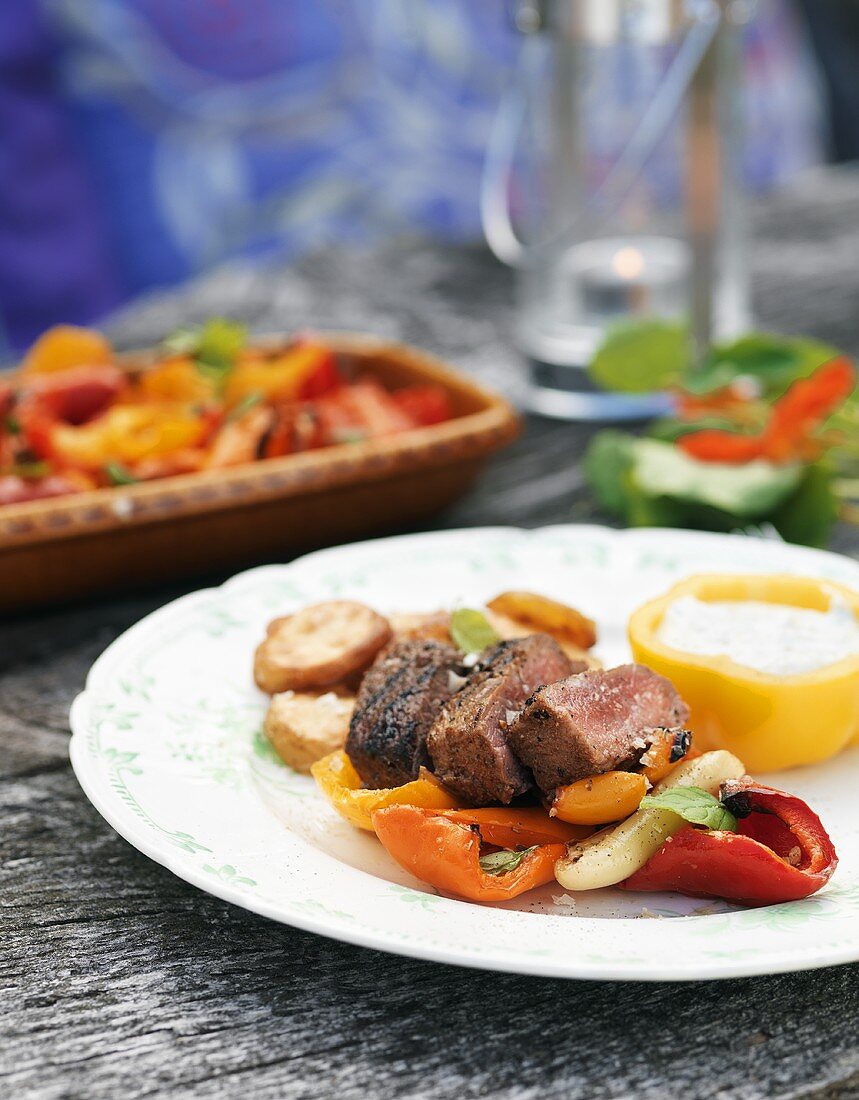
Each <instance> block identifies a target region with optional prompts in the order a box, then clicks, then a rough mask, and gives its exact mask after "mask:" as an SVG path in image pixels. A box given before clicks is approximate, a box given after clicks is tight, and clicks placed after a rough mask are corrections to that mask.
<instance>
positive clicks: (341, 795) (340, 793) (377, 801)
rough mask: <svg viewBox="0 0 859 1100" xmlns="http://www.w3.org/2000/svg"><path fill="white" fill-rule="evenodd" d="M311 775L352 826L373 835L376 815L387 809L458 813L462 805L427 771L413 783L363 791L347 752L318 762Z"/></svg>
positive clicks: (423, 770)
mask: <svg viewBox="0 0 859 1100" xmlns="http://www.w3.org/2000/svg"><path fill="white" fill-rule="evenodd" d="M310 773H311V775H312V776H313V778H314V779H315V780H316V782H317V784H318V785H319V788H320V790H321V791H322V793H323V794H324V795H325V797H326V798H327V799H328V801H329V802H330V803H331V805H332V806H333V807H334V809H335V810H336V811H337V812H338V813H339V814H340V816H341V817H344V818H345V819H346V820H347V821H348V822H349V824H350V825H355V826H356V827H357V828H359V829H366V830H367V831H368V832H370V833H372V832H373V813H374V811H376V810H381V809H384V808H385V807H386V806H420V807H422V808H424V809H431V810H455V809H457V808H458V806H459V803H458V802H457V801H456V799H455V798H453V796H452V795H451V794H450V793H449V792H448V791H447V790H445V788H444V787H443V786H442V785H441V783H439V782H438V780H437V779H435V778H434V777H433V776H432V775H431V774H430V773H429V772H428V771H426V770H425V769H422V770H421V774H420V776H419V777H418V778H417V779H414V780H412V782H411V783H405V784H404V785H403V786H402V787H390V788H388V789H383V790H377V791H373V790H364V789H363V788H362V787H361V777H360V776H359V775H358V773H357V772H356V771H355V768H354V767H353V766H352V761H351V760H350V759H349V757H348V756H347V755H346V753H345V752H342V751H341V752H332V753H331V754H330V755H329V756H324V757H323V758H322V759H321V760H317V761H316V763H315V764H314V765H313V766H312V767H311V769H310Z"/></svg>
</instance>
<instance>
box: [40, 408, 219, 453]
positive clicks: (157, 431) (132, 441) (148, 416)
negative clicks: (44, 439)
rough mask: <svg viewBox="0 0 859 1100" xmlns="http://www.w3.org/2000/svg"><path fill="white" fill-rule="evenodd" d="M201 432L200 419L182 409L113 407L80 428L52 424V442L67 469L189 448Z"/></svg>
mask: <svg viewBox="0 0 859 1100" xmlns="http://www.w3.org/2000/svg"><path fill="white" fill-rule="evenodd" d="M205 430H206V426H205V424H204V422H203V421H202V420H201V419H200V417H198V416H195V415H194V413H193V412H191V411H190V410H189V409H188V408H186V407H185V406H182V405H176V404H172V403H164V404H158V405H115V406H114V407H113V408H111V409H108V411H107V412H106V413H104V414H103V415H102V416H99V417H96V419H95V420H91V421H89V423H87V424H81V425H80V426H79V427H75V426H73V425H71V424H56V425H54V427H53V429H52V432H51V443H52V447H53V450H54V453H55V454H56V455H57V456H58V457H59V458H61V459H62V460H63V461H64V462H66V463H68V464H69V465H71V466H80V467H84V468H87V469H98V468H99V467H101V466H103V465H104V464H105V463H108V462H125V463H133V462H137V461H139V460H140V459H142V458H151V457H152V456H154V455H164V454H170V453H172V452H173V451H178V450H181V449H183V448H185V447H193V446H195V445H196V444H197V443H199V441H200V439H201V437H202V436H203V434H204V432H205Z"/></svg>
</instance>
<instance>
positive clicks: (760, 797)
mask: <svg viewBox="0 0 859 1100" xmlns="http://www.w3.org/2000/svg"><path fill="white" fill-rule="evenodd" d="M721 798H722V802H723V803H724V804H725V806H726V807H727V809H729V810H730V811H731V813H733V814H734V816H735V817H737V818H738V827H739V828H738V832H736V833H732V832H726V831H721V830H720V831H711V830H708V829H694V828H689V829H684V830H682V831H681V832H679V833H676V834H675V835H674V836H673V837H670V838H669V839H668V840H667V841H666V842H665V844H664V845H663V846H662V847H661V848H660V849H659V851H658V852H657V853H656V854H655V855H654V856H652V857H651V858H650V859H649V860H648V862H647V863H646V864H645V865H644V866H643V867H642V868H641V870H640V871H636V873H635V874H634V875H631V876H630V877H629V878H628V879H627V880H626V881H625V882H623V883H622V884H621V885H622V886H623V887H624V889H626V890H643V891H667V890H673V891H674V892H676V893H679V894H688V895H690V896H691V897H705V898H723V899H725V900H726V901H735V902H739V903H740V904H741V905H773V904H776V903H777V902H783V901H797V900H798V899H800V898H807V897H809V896H810V895H811V894H815V893H817V891H818V890H820V889H821V888H822V887H823V886H825V885H826V883H827V882H828V881H829V879H830V878H831V877H832V873H833V871H834V870H835V868H836V867H837V866H838V856H837V855H836V852H835V847H834V845H833V843H832V841H831V840H830V839H829V835H828V834H827V832H826V829H825V828H824V827H823V825H822V823H821V821H820V818H819V817H818V816H817V814H816V813H814V811H813V810H812V809H811V808H810V807H809V806H808V805H806V803H805V802H803V801H802V799H801V798H797V797H796V796H795V795H791V794H787V793H785V792H784V791H779V790H776V789H775V788H774V787H765V786H763V785H762V784H759V783H755V782H754V781H753V780H750V779H739V780H734V781H730V782H728V783H725V784H723V786H722V792H721Z"/></svg>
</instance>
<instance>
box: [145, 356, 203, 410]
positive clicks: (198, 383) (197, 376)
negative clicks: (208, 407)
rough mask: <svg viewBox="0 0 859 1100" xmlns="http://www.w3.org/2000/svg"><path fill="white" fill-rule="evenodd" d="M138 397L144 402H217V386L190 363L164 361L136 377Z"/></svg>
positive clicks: (188, 360)
mask: <svg viewBox="0 0 859 1100" xmlns="http://www.w3.org/2000/svg"><path fill="white" fill-rule="evenodd" d="M138 393H139V395H140V396H141V397H143V398H145V399H146V400H154V401H180V402H181V401H187V402H189V403H193V402H207V401H212V400H214V399H216V398H217V386H216V384H215V381H214V380H213V379H212V378H209V377H207V376H206V375H204V374H202V373H201V372H200V370H198V368H197V366H196V365H195V364H194V363H193V361H192V360H190V359H185V358H179V359H167V360H165V361H164V362H163V363H159V364H158V365H157V366H154V367H151V368H150V369H149V370H147V371H145V372H144V373H143V374H142V375H141V376H140V381H139V383H138Z"/></svg>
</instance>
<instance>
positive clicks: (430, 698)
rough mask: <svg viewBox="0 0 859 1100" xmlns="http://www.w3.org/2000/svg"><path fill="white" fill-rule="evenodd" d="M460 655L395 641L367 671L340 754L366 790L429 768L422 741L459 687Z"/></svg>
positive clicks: (432, 645)
mask: <svg viewBox="0 0 859 1100" xmlns="http://www.w3.org/2000/svg"><path fill="white" fill-rule="evenodd" d="M461 659H462V658H461V655H460V654H459V652H458V651H457V650H456V649H454V648H453V646H449V645H444V644H443V643H441V642H433V641H426V640H425V641H420V640H412V639H409V640H404V641H395V642H393V643H392V644H391V645H389V646H388V647H387V649H385V650H383V651H382V652H381V653H380V654H379V656H378V657H377V658H376V661H375V663H374V664H373V665H371V666H370V668H369V669H368V670H367V673H366V675H365V676H364V679H363V680H362V681H361V687H360V688H359V690H358V697H357V699H356V701H355V713H354V714H353V715H352V721H351V722H350V724H349V736H348V738H347V739H346V752H347V754H348V756H349V759H350V760H351V761H352V763H353V765H354V766H355V770H356V771H357V772H358V774H359V775H360V776H361V779H362V780H363V781H364V782H365V783H366V784H367V786H368V787H373V788H377V787H399V786H400V785H401V784H402V783H408V782H409V780H410V779H415V778H416V777H417V774H418V771H419V770H420V768H421V766H422V765H428V764H429V756H428V755H427V751H426V738H427V733H429V730H430V727H431V726H432V724H433V722H434V721H435V719H436V717H437V715H438V713H439V711H440V710H441V708H442V706H443V705H444V703H446V702H447V700H448V699H449V698H450V696H451V695H452V694H453V692H454V690H455V688H456V687H457V686H458V685H459V683H461V681H459V680H458V677H457V676H456V675H451V673H456V672H457V671H461V668H460V661H461Z"/></svg>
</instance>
